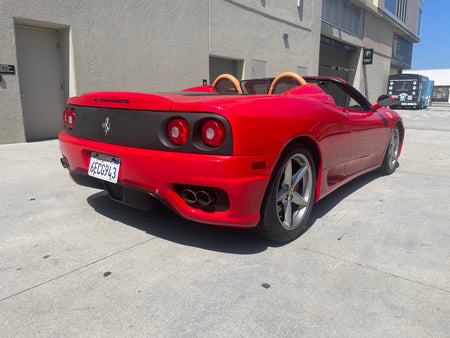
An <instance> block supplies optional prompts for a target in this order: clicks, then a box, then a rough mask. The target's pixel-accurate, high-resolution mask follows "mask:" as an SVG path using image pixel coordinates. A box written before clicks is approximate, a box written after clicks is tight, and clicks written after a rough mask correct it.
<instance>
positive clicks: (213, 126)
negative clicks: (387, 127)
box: [202, 120, 225, 147]
mask: <svg viewBox="0 0 450 338" xmlns="http://www.w3.org/2000/svg"><path fill="white" fill-rule="evenodd" d="M202 139H203V142H205V143H206V144H207V145H208V146H210V147H218V146H220V145H221V144H222V142H223V140H224V139H225V127H224V126H223V124H222V122H220V121H218V120H208V121H206V122H205V123H204V124H203V126H202Z"/></svg>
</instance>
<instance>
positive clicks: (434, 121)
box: [0, 105, 450, 337]
mask: <svg viewBox="0 0 450 338" xmlns="http://www.w3.org/2000/svg"><path fill="white" fill-rule="evenodd" d="M399 112H400V113H401V114H402V115H403V116H404V119H405V125H406V128H407V129H406V139H405V145H404V150H403V154H402V156H401V158H400V167H399V168H398V170H397V171H396V172H395V173H394V174H393V175H391V176H385V177H380V176H378V175H377V174H375V173H370V174H367V175H365V176H363V177H361V178H359V179H356V180H354V181H353V182H350V183H349V184H348V185H346V186H344V187H343V188H341V189H340V190H338V191H336V192H335V193H333V194H331V195H330V196H328V197H326V198H325V199H324V200H322V201H321V202H319V203H318V204H316V206H315V208H314V211H313V215H312V218H311V227H310V228H309V230H308V231H307V232H306V233H305V234H304V235H302V236H301V237H300V238H299V239H297V240H296V241H293V242H292V243H289V244H285V245H273V244H272V243H269V242H267V241H264V240H262V239H260V238H257V237H255V236H254V235H253V234H252V233H251V232H250V231H244V230H237V229H228V228H218V227H212V226H208V225H202V224H197V223H194V222H189V221H186V220H184V219H181V218H180V217H178V216H176V215H174V214H173V213H171V212H170V211H169V210H167V209H165V208H164V207H161V208H157V209H155V210H153V211H149V212H143V211H139V210H135V209H132V208H129V207H126V206H122V205H118V204H116V203H114V202H112V201H110V200H109V199H108V198H107V197H106V196H105V194H104V193H102V192H99V191H98V190H94V189H89V188H85V187H80V186H77V185H75V184H74V183H73V182H72V181H71V180H70V178H69V176H68V174H67V172H66V171H65V170H63V168H62V167H61V165H60V163H59V152H58V144H57V141H46V142H38V143H27V144H12V145H0V214H1V221H0V318H1V333H0V336H4V337H12V336H46V337H48V336H208V337H211V336H212V337H232V336H233V337H235V336H242V337H247V336H249V337H250V336H262V337H275V336H277V337H278V336H340V337H342V336H352V337H356V336H388V337H394V336H395V337H397V336H408V337H411V336H413V337H425V336H433V337H448V336H449V332H450V321H449V318H450V247H449V244H448V243H449V240H450V227H449V225H448V224H449V218H450V208H449V200H450V175H449V168H450V107H449V106H445V105H444V106H434V107H431V108H428V109H426V110H423V111H401V110H400V111H399Z"/></svg>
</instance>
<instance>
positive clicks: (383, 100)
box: [372, 94, 395, 110]
mask: <svg viewBox="0 0 450 338" xmlns="http://www.w3.org/2000/svg"><path fill="white" fill-rule="evenodd" d="M394 101H395V100H394V98H393V97H392V96H390V95H388V94H383V95H380V97H378V99H377V103H376V104H374V105H373V106H372V110H377V109H378V108H381V107H389V106H391V105H392V104H393V103H394Z"/></svg>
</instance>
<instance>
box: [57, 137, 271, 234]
mask: <svg viewBox="0 0 450 338" xmlns="http://www.w3.org/2000/svg"><path fill="white" fill-rule="evenodd" d="M59 140H60V150H61V153H62V154H63V155H64V156H65V157H66V158H68V159H69V162H70V169H71V170H75V171H81V172H87V168H88V167H89V160H90V156H91V153H92V152H93V151H95V152H100V153H104V154H109V155H114V156H118V157H119V158H120V161H121V168H120V173H119V181H120V182H122V183H125V184H129V185H132V186H136V187H139V188H142V189H145V190H148V191H152V192H155V193H156V194H158V195H160V196H161V197H162V198H163V199H164V200H165V201H166V202H168V203H169V204H170V206H171V207H172V208H173V209H175V211H177V212H178V213H179V214H180V215H182V216H183V217H185V218H187V219H191V220H195V221H199V222H204V223H211V224H217V225H228V226H238V227H252V226H255V225H256V224H257V223H258V220H259V211H260V210H259V209H260V206H261V202H262V199H263V197H264V192H265V190H266V187H267V184H268V182H269V179H270V174H271V172H270V168H272V166H273V164H274V163H275V161H276V159H277V155H274V154H272V155H256V156H213V155H203V154H180V153H173V152H163V151H154V150H146V149H137V148H130V147H123V146H117V145H110V144H106V143H100V142H94V141H89V140H84V139H79V138H76V137H73V136H70V135H68V134H67V133H66V132H62V133H60V135H59ZM261 161H266V163H267V164H268V168H266V169H259V170H252V163H253V162H261ZM176 183H182V184H192V185H201V186H205V185H206V186H209V187H215V188H221V189H223V190H225V191H226V192H227V193H228V195H229V198H230V209H229V210H227V211H224V212H213V213H211V212H204V211H201V210H199V209H194V208H192V207H190V206H189V205H187V204H186V203H185V202H184V201H183V199H182V198H181V197H180V195H178V194H177V193H176V192H175V190H174V189H173V185H174V184H176Z"/></svg>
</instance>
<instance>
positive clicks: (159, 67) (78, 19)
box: [0, 0, 209, 143]
mask: <svg viewBox="0 0 450 338" xmlns="http://www.w3.org/2000/svg"><path fill="white" fill-rule="evenodd" d="M208 16H209V1H208V0H196V1H176V0H165V1H145V0H134V1H123V0H96V1H83V0H73V1H53V0H39V1H7V2H2V8H1V11H0V45H1V46H2V48H0V63H2V64H13V65H15V66H16V75H4V76H2V78H3V80H2V81H1V82H0V143H11V142H21V141H24V140H25V138H24V128H23V123H22V108H21V101H20V90H19V81H18V77H19V76H20V69H18V67H17V58H16V45H15V22H18V23H21V24H32V25H38V26H42V27H50V28H57V29H61V35H65V36H66V37H67V36H68V35H70V36H71V39H69V38H67V39H63V42H64V43H65V44H67V45H69V44H71V45H72V46H63V47H64V48H63V50H66V51H68V53H69V54H70V55H65V59H66V61H67V60H68V61H67V62H69V64H67V65H65V67H64V69H63V72H65V77H66V78H67V77H69V78H70V79H68V80H67V81H66V82H67V86H68V87H70V93H69V89H68V88H66V95H73V94H78V95H79V94H83V93H85V92H89V91H99V90H119V91H141V92H150V91H175V90H179V89H182V88H186V87H188V86H191V85H196V84H198V85H200V84H201V83H202V79H207V78H208V73H209V68H208V53H209V50H208V45H209V42H208V39H209V33H208ZM70 47H71V48H70ZM63 57H64V55H63ZM66 61H65V62H66ZM38 66H39V65H36V67H38Z"/></svg>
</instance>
